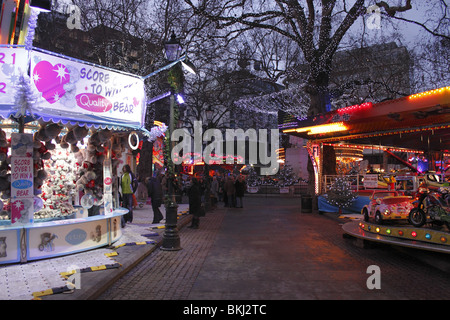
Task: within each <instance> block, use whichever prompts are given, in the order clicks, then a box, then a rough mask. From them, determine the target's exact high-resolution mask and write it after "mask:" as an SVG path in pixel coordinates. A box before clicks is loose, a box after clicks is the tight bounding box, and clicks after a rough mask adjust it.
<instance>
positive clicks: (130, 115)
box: [0, 45, 164, 264]
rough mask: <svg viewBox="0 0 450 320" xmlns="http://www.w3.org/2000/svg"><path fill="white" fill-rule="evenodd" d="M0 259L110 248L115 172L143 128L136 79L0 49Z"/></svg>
mask: <svg viewBox="0 0 450 320" xmlns="http://www.w3.org/2000/svg"><path fill="white" fill-rule="evenodd" d="M0 62H1V67H0V117H1V122H0V194H1V199H0V264H6V263H16V262H22V263H23V262H26V261H32V260H36V259H43V258H49V257H55V256H61V255H66V254H71V253H76V252H80V251H85V250H90V249H93V248H97V247H101V246H105V245H110V244H112V243H113V242H115V241H117V240H118V239H119V238H120V237H121V235H122V231H121V218H122V215H124V214H126V213H127V211H128V210H126V209H124V208H121V207H120V203H119V196H118V175H120V169H121V166H123V164H125V163H128V164H131V167H132V168H133V164H134V158H133V156H132V151H133V150H136V149H137V148H138V147H139V146H140V141H142V140H143V139H147V140H149V141H154V140H155V139H156V138H157V137H160V136H162V135H163V134H164V126H155V127H153V128H152V130H151V131H148V130H146V129H145V128H144V117H145V109H146V98H145V97H146V96H145V88H144V80H143V79H142V78H141V77H138V76H136V75H132V74H128V73H124V72H120V71H116V70H112V69H109V68H105V67H102V66H98V65H94V64H92V63H88V62H84V61H80V60H77V59H74V58H70V57H66V56H62V55H59V54H56V53H53V52H48V51H44V50H41V49H37V48H29V47H27V48H25V47H24V46H20V45H14V46H11V45H2V46H0Z"/></svg>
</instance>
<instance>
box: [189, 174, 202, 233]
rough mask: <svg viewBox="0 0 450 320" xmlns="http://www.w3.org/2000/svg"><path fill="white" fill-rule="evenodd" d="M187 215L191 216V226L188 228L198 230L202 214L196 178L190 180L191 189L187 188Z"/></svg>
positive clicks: (198, 185) (198, 184) (199, 191)
mask: <svg viewBox="0 0 450 320" xmlns="http://www.w3.org/2000/svg"><path fill="white" fill-rule="evenodd" d="M189 213H190V214H192V224H191V225H190V226H189V228H193V229H198V227H199V225H200V217H202V216H204V212H203V211H202V193H201V190H200V183H199V181H198V180H197V178H192V179H191V187H190V188H189Z"/></svg>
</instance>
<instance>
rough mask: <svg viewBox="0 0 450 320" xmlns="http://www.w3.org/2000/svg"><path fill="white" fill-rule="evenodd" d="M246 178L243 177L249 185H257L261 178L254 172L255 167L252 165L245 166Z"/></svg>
mask: <svg viewBox="0 0 450 320" xmlns="http://www.w3.org/2000/svg"><path fill="white" fill-rule="evenodd" d="M247 168H248V169H247V172H248V175H247V178H246V179H245V180H246V181H247V185H248V186H249V187H257V186H259V185H260V184H261V179H260V178H259V176H258V174H257V173H256V170H255V168H253V166H248V167H247Z"/></svg>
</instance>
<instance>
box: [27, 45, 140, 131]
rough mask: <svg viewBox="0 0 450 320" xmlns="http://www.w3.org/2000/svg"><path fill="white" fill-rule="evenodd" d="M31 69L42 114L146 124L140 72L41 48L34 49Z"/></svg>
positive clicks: (94, 120)
mask: <svg viewBox="0 0 450 320" xmlns="http://www.w3.org/2000/svg"><path fill="white" fill-rule="evenodd" d="M30 70H31V71H30V77H31V82H32V84H33V85H34V87H35V89H36V90H37V92H38V93H37V95H38V96H39V98H40V99H39V102H38V103H37V105H36V107H35V110H34V111H35V112H36V113H38V114H43V113H44V114H49V115H52V117H55V116H60V117H61V118H63V119H67V120H76V121H92V122H99V123H115V124H118V125H120V124H127V125H135V126H139V127H140V126H142V125H143V121H144V111H145V108H144V99H145V90H144V82H143V80H142V79H140V78H138V77H136V76H133V75H131V74H130V75H128V74H124V73H120V72H117V71H113V70H110V69H107V68H103V67H101V66H94V65H91V64H87V63H83V62H80V61H75V60H72V59H66V58H62V57H57V56H53V55H50V54H46V53H42V52H37V51H32V52H31V68H30Z"/></svg>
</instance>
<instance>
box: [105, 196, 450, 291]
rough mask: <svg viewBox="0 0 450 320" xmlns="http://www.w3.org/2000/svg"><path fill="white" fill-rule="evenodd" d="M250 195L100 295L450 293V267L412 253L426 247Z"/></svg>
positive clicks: (293, 201)
mask: <svg viewBox="0 0 450 320" xmlns="http://www.w3.org/2000/svg"><path fill="white" fill-rule="evenodd" d="M245 200H246V201H245V202H246V207H245V208H244V209H237V208H230V209H219V210H216V211H215V212H213V213H208V214H207V216H206V217H204V218H202V220H201V225H200V229H198V230H192V229H189V228H183V229H182V230H181V231H180V235H181V246H182V248H183V249H182V250H180V251H176V252H166V251H160V250H155V251H153V252H152V253H151V254H150V255H148V256H147V257H146V258H145V259H144V260H142V261H141V262H140V263H139V264H138V265H137V266H136V267H135V268H134V269H132V270H131V271H130V272H129V273H128V274H126V275H124V276H123V277H122V278H121V279H119V280H118V281H117V282H116V283H115V284H113V285H112V286H111V287H110V288H109V289H108V290H107V291H105V292H104V293H103V294H102V295H101V296H100V297H99V299H100V300H110V299H117V300H128V299H133V300H134V299H136V300H147V299H151V300H248V299H251V300H297V299H302V300H303V299H311V300H319V299H351V300H355V299H357V300H359V299H385V300H387V299H395V300H402V299H437V300H441V299H449V298H450V291H449V290H448V288H449V287H450V277H449V276H448V272H445V271H442V270H439V269H437V268H434V267H433V266H432V265H430V264H426V263H423V262H422V261H420V260H418V259H417V258H414V257H412V256H411V254H412V255H416V256H419V255H421V254H422V253H421V252H420V251H414V250H413V251H411V250H410V251H409V252H408V254H405V251H399V250H397V249H395V248H393V247H390V246H376V247H374V248H371V249H365V248H361V247H359V246H356V245H354V243H353V241H352V240H349V239H346V238H345V237H343V231H342V227H341V225H340V223H339V222H338V220H337V219H330V218H329V216H327V215H318V214H302V213H300V210H299V202H300V200H299V199H298V198H272V197H267V198H264V197H262V198H250V197H248V198H245ZM433 259H434V260H433ZM430 261H431V262H432V261H439V262H448V255H445V254H438V255H435V256H433V257H432V259H431V260H430ZM371 265H377V266H379V268H380V270H381V289H379V290H378V289H373V290H369V289H368V288H367V284H366V281H367V279H368V277H369V276H370V275H369V274H367V268H368V267H369V266H371Z"/></svg>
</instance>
